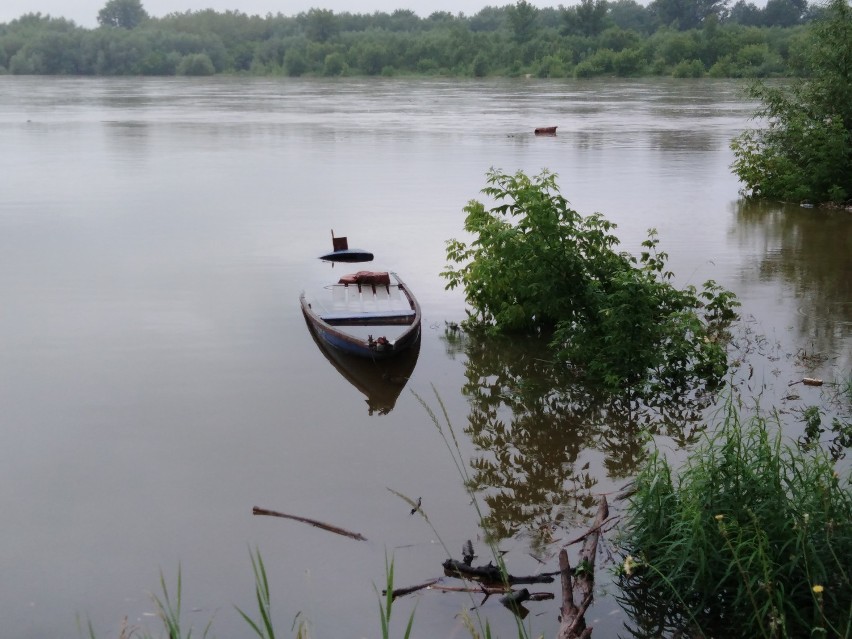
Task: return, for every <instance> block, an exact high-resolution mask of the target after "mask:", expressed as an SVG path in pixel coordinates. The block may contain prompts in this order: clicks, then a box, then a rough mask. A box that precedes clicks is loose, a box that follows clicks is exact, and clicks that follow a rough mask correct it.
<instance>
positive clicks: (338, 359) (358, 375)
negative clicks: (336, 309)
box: [306, 318, 420, 415]
mask: <svg viewBox="0 0 852 639" xmlns="http://www.w3.org/2000/svg"><path fill="white" fill-rule="evenodd" d="M306 322H307V318H306ZM307 325H308V330H309V331H310V333H311V337H313V339H314V342H315V343H316V345H317V347H318V348H319V350H320V352H321V353H322V354H323V356H324V357H325V358H326V359H327V360H328V362H329V363H330V364H331V365H332V366H334V368H335V369H336V370H337V372H338V373H340V375H341V376H342V377H343V378H344V379H345V380H346V381H347V382H349V383H350V384H351V385H352V386H354V387H355V388H356V389H357V390H358V391H359V392H360V393H361V394H362V395H364V397H365V398H366V399H365V401H366V403H367V412H368V413H369V414H370V415H376V414H377V415H387V414H388V413H389V412H391V411H392V410H393V409H394V407H395V406H396V401H397V399H399V396H400V394H401V393H402V390H403V388H405V385H406V384H407V383H408V380H409V378H410V377H411V374H412V373H413V372H414V367H415V366H416V365H417V358H418V356H419V355H420V341H419V340H418V341H416V342H415V343H414V344H412V345H411V348H407V349H406V350H404V351H403V352H401V353H399V354H398V355H396V356H395V357H390V358H388V359H383V360H378V361H376V360H369V359H366V358H364V357H356V356H354V355H350V354H348V353H344V352H343V351H341V350H338V349H336V348H333V347H332V346H330V345H329V344H328V342H326V341H324V340H323V339H321V338H320V336H319V335H317V332H316V331H315V330H314V327H313V326H312V325H311V323H310V322H307Z"/></svg>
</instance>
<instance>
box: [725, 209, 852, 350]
mask: <svg viewBox="0 0 852 639" xmlns="http://www.w3.org/2000/svg"><path fill="white" fill-rule="evenodd" d="M735 212H736V219H737V224H736V226H735V227H734V229H733V230H732V231H731V233H732V234H733V235H734V236H736V238H737V240H738V241H739V243H740V246H741V247H743V248H747V247H750V246H751V247H753V248H752V252H753V254H754V255H755V263H754V264H753V265H752V269H753V271H755V272H756V274H757V277H758V279H759V280H760V281H761V282H770V283H771V282H773V281H777V282H779V283H783V284H784V285H785V289H786V290H787V291H789V293H788V294H790V295H791V297H792V298H793V299H794V300H795V304H796V305H797V308H796V314H795V316H796V323H797V327H798V331H799V334H800V337H801V338H803V339H804V340H805V341H810V342H811V343H812V344H813V349H815V350H817V351H820V352H822V353H826V354H831V355H836V354H838V353H839V351H840V350H841V349H842V348H843V346H844V341H845V340H846V339H847V338H848V337H849V335H850V334H851V333H852V216H850V215H849V213H848V211H842V210H840V211H835V210H825V209H808V208H803V207H801V206H798V205H789V204H788V205H784V204H778V203H766V202H744V201H743V202H739V203H738V204H737V205H736V211H735ZM847 356H848V354H847Z"/></svg>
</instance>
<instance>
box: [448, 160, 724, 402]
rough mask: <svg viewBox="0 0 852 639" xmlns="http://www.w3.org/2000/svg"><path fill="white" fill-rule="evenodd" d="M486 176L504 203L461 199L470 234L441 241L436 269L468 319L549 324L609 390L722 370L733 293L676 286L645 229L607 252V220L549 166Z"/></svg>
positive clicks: (543, 328) (527, 329) (571, 358)
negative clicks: (575, 200) (565, 187)
mask: <svg viewBox="0 0 852 639" xmlns="http://www.w3.org/2000/svg"><path fill="white" fill-rule="evenodd" d="M488 184H489V186H487V187H486V188H485V189H483V193H485V194H486V195H488V196H489V197H491V198H493V199H494V200H496V201H497V202H498V203H499V202H502V203H499V204H497V205H496V206H494V207H493V208H491V209H486V208H485V205H483V204H482V203H480V202H478V201H476V200H473V201H471V202H470V203H469V204H468V205H467V206H466V207H465V212H466V213H467V217H466V219H465V230H466V231H467V232H469V233H472V234H473V235H474V236H475V239H474V240H473V241H472V242H471V243H470V244H467V243H465V242H461V241H459V240H450V241H448V243H447V259H448V261H449V262H451V264H450V265H448V266H447V268H446V270H445V271H444V272H443V273H442V276H443V277H445V278H446V279H447V281H448V284H447V288H455V287H457V286H462V287H463V288H464V290H465V294H466V298H467V302H468V304H469V305H470V306H471V307H472V311H469V312H468V319H467V321H466V328H468V329H474V328H477V327H479V328H484V329H485V330H487V331H490V332H493V333H506V334H509V333H528V334H529V333H537V332H547V333H550V332H552V336H553V341H552V346H553V349H554V352H555V354H556V356H557V357H558V358H559V359H560V360H561V361H563V362H567V363H569V364H571V365H573V366H574V367H576V368H577V369H578V370H580V371H582V372H583V373H584V374H585V375H586V376H587V377H588V378H589V380H590V381H593V382H595V383H597V384H599V385H601V386H603V387H604V388H605V389H607V390H611V391H618V390H620V389H624V388H626V387H631V388H632V389H634V390H639V391H641V390H657V391H659V390H661V389H662V388H663V387H665V388H666V389H668V391H670V392H684V391H686V390H688V388H690V387H692V386H693V385H694V384H695V383H696V382H698V381H702V380H703V381H710V380H716V379H718V378H719V377H720V376H721V375H723V374H724V373H725V371H726V369H727V356H726V353H725V348H724V345H723V331H724V329H725V327H726V326H727V324H728V323H729V322H730V321H731V320H733V319H734V318H735V313H734V307H735V306H736V305H737V302H736V300H735V298H734V296H733V294H732V293H730V292H728V291H725V290H723V289H722V288H720V287H719V286H717V285H716V284H715V283H714V282H712V281H710V282H707V283H705V285H704V287H703V289H702V290H701V292H700V293H699V292H698V291H697V290H696V289H695V288H693V287H687V288H685V289H677V288H675V287H674V286H673V285H672V284H671V282H670V280H671V277H672V273H671V272H669V271H667V270H666V260H667V257H668V256H667V255H666V254H665V253H663V252H659V251H658V250H657V243H658V240H657V237H656V233H655V232H654V231H653V230H652V231H650V232H649V235H648V239H647V240H646V241H645V242H644V243H643V247H644V250H643V252H642V253H641V255H640V256H639V257H638V258H636V257H633V256H631V255H628V254H626V253H619V252H616V250H615V246H616V245H617V244H618V238H617V237H615V235H613V234H612V230H613V229H614V228H615V224H613V223H612V222H610V221H608V220H606V219H605V218H604V217H603V216H602V215H601V214H599V213H595V214H593V215H590V216H587V217H584V216H582V215H580V214H579V213H578V212H577V211H574V210H573V209H571V208H570V207H569V205H568V201H567V200H566V199H565V198H564V197H562V195H561V194H560V193H559V189H558V187H557V185H556V176H555V175H553V174H552V173H549V172H547V171H544V172H543V173H542V174H541V175H539V176H537V177H535V178H530V177H528V176H526V175H525V174H524V173H522V172H518V173H516V174H515V175H513V176H511V175H506V174H504V173H501V172H499V171H496V170H491V171H490V172H489V174H488ZM455 265H458V266H455Z"/></svg>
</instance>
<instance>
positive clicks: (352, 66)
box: [0, 0, 822, 78]
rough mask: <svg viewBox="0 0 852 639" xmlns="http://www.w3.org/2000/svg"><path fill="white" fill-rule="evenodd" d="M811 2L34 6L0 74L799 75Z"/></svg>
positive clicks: (0, 58) (3, 35)
mask: <svg viewBox="0 0 852 639" xmlns="http://www.w3.org/2000/svg"><path fill="white" fill-rule="evenodd" d="M821 12H822V9H821V8H820V6H819V5H817V4H810V5H809V4H807V2H806V1H805V0H769V2H767V3H766V6H765V7H757V6H756V5H755V4H754V3H752V2H747V1H746V0H737V1H736V3H732V2H731V1H730V0H687V1H677V0H654V1H653V2H651V3H650V4H649V5H648V6H644V5H642V4H639V3H638V2H636V1H635V0H581V2H580V3H579V4H577V5H574V6H568V7H565V6H562V5H559V7H558V8H557V7H551V8H543V9H539V8H536V7H534V6H533V5H531V4H530V3H529V2H527V1H526V0H518V1H517V2H516V3H515V4H507V5H504V6H499V7H498V6H486V7H485V8H483V9H482V10H481V11H479V12H478V13H476V14H474V15H471V16H465V15H464V14H461V13H459V14H457V15H454V14H451V13H448V12H435V13H432V14H431V15H429V16H428V17H420V16H418V15H417V14H415V13H414V12H413V11H410V10H405V9H399V10H396V11H394V12H392V13H383V12H376V13H373V14H353V13H348V12H344V13H334V12H333V11H330V10H325V9H311V10H310V11H308V12H305V13H300V14H298V15H296V16H284V15H282V14H280V13H279V14H276V15H271V14H268V15H266V16H264V17H261V16H257V15H247V14H245V13H242V12H240V11H226V12H223V13H219V12H216V11H214V10H203V11H186V12H176V13H171V14H168V15H166V16H163V17H154V16H150V15H148V13H147V11H146V10H145V8H144V6H143V5H142V3H141V2H140V1H139V0H109V1H108V2H107V3H106V4H105V6H104V7H103V9H102V10H101V11H100V13H99V14H98V23H99V25H100V26H99V27H98V28H95V29H87V28H83V27H80V26H77V25H76V24H75V23H74V22H72V21H70V20H66V19H64V18H61V17H51V16H48V15H42V14H40V13H30V14H27V15H24V16H22V17H20V18H18V19H16V20H12V21H11V22H9V23H5V24H0V73H2V72H8V73H13V74H56V75H154V76H172V75H212V74H217V73H232V74H233V73H242V74H254V75H285V76H303V75H308V76H325V77H329V76H331V77H335V76H347V75H368V76H375V75H396V74H417V75H442V76H453V77H486V76H522V75H530V76H534V77H542V78H562V77H590V76H597V75H611V76H620V77H630V76H642V75H674V76H680V77H697V76H702V75H710V76H714V77H767V76H780V75H783V76H792V75H798V74H802V73H806V72H807V71H808V68H807V66H806V65H805V64H804V61H803V60H802V59H800V56H799V55H798V52H799V51H800V50H801V48H802V46H803V43H804V41H805V40H806V39H807V35H806V32H805V30H804V25H805V24H807V23H809V22H810V21H812V20H813V19H814V18H815V17H816V16H818V15H820V13H821Z"/></svg>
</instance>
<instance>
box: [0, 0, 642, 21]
mask: <svg viewBox="0 0 852 639" xmlns="http://www.w3.org/2000/svg"><path fill="white" fill-rule="evenodd" d="M106 2H107V0H70V2H69V0H0V23H3V22H10V21H11V20H14V19H15V18H20V17H21V16H22V15H24V14H25V13H36V12H41V13H42V14H49V15H51V16H53V17H56V18H68V19H69V20H73V21H74V22H76V23H77V24H78V25H80V26H83V27H90V28H91V27H96V26H97V16H98V11H100V10H101V9H102V8H103V6H104V5H105V4H106ZM640 2H641V4H646V2H642V1H641V0H640ZM577 3H578V0H554V1H549V0H532V1H531V2H530V4H533V5H535V6H537V7H556V6H559V5H560V4H562V5H565V6H569V5H573V4H577ZM507 4H515V0H142V6H143V7H145V10H146V11H147V12H148V13H149V14H150V15H152V16H156V17H162V16H164V15H166V14H168V13H172V12H175V11H180V12H184V11H197V10H199V9H215V10H216V11H227V10H229V9H230V10H239V11H242V12H243V13H247V14H249V15H254V14H257V15H261V16H264V15H266V14H267V13H273V14H275V13H282V14H283V15H285V16H292V15H296V14H297V13H301V12H302V11H308V10H309V9H311V8H319V9H331V10H332V11H334V12H335V13H343V12H345V11H349V12H350V13H373V12H374V11H384V12H387V13H390V12H392V11H394V10H395V9H411V10H412V11H414V12H415V13H417V14H418V15H419V16H421V17H426V16H428V15H429V14H431V13H433V12H435V11H449V12H451V13H453V14H456V13H458V12H459V11H461V12H462V13H464V14H465V15H468V16H470V15H474V14H475V13H478V12H479V10H480V9H482V8H483V7H486V6H496V7H502V6H505V5H507Z"/></svg>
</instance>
